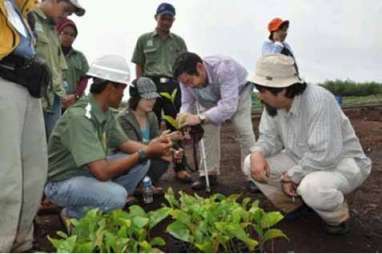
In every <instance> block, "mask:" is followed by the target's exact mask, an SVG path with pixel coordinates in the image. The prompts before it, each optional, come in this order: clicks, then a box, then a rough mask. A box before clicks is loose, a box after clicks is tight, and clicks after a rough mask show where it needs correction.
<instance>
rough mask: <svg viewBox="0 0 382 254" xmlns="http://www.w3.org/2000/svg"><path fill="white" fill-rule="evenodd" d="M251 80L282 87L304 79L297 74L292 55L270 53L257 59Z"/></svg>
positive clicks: (262, 84) (301, 81)
mask: <svg viewBox="0 0 382 254" xmlns="http://www.w3.org/2000/svg"><path fill="white" fill-rule="evenodd" d="M252 82H253V83H255V84H258V85H261V86H266V87H274V88H284V87H288V86H290V85H293V84H295V83H304V82H305V81H304V80H302V79H301V78H300V77H299V76H298V73H297V70H296V67H295V62H294V60H293V58H292V57H289V56H286V55H282V54H270V55H266V56H262V57H261V58H260V59H259V60H258V61H257V63H256V71H255V76H254V77H253V79H252Z"/></svg>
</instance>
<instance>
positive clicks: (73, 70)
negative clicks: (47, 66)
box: [64, 49, 89, 94]
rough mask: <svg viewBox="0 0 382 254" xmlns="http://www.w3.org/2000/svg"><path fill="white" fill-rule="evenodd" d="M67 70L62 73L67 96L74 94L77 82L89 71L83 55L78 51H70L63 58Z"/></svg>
mask: <svg viewBox="0 0 382 254" xmlns="http://www.w3.org/2000/svg"><path fill="white" fill-rule="evenodd" d="M65 59H66V63H67V65H68V69H67V70H65V71H64V80H65V81H66V84H67V87H65V91H66V93H67V94H74V92H75V91H76V88H77V85H78V82H79V81H80V79H81V78H82V77H84V76H86V73H87V72H88V70H89V64H88V61H87V60H86V57H85V56H84V54H82V53H81V52H80V51H78V50H75V49H71V50H70V52H69V53H68V54H67V55H66V56H65Z"/></svg>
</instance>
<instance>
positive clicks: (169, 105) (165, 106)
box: [149, 76, 182, 131]
mask: <svg viewBox="0 0 382 254" xmlns="http://www.w3.org/2000/svg"><path fill="white" fill-rule="evenodd" d="M149 78H151V79H152V80H153V81H154V83H155V85H156V87H157V91H158V93H159V94H161V93H168V94H169V95H170V96H171V95H172V94H173V93H174V91H175V90H176V96H175V98H174V101H171V100H170V99H168V98H166V97H164V96H162V95H161V97H160V98H158V99H157V100H156V102H155V105H154V108H153V111H154V112H155V115H156V116H157V118H158V123H159V126H160V123H161V120H162V111H163V114H164V115H168V116H172V117H173V118H174V119H175V118H176V115H177V114H178V113H179V110H180V106H181V103H182V102H181V98H182V96H181V91H180V87H179V83H178V82H177V81H176V80H174V79H170V78H168V81H167V82H166V83H161V81H160V79H161V77H156V76H155V77H149ZM166 127H167V129H169V130H172V131H174V130H175V128H174V127H172V126H171V125H170V124H169V123H167V122H166Z"/></svg>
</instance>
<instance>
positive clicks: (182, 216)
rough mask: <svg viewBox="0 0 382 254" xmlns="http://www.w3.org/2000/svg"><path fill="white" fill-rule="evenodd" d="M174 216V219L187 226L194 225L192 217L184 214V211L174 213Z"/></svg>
mask: <svg viewBox="0 0 382 254" xmlns="http://www.w3.org/2000/svg"><path fill="white" fill-rule="evenodd" d="M172 216H173V218H174V219H176V220H177V221H179V222H181V223H183V224H185V225H187V226H188V227H190V226H191V224H192V223H191V215H189V214H187V213H185V212H183V211H182V210H176V211H173V213H172Z"/></svg>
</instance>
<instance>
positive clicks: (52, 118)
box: [44, 95, 61, 139]
mask: <svg viewBox="0 0 382 254" xmlns="http://www.w3.org/2000/svg"><path fill="white" fill-rule="evenodd" d="M60 116H61V98H60V97H58V96H57V95H55V96H54V102H53V105H52V111H49V112H47V111H44V121H45V132H46V137H47V139H49V137H50V134H51V133H52V130H53V128H54V126H56V122H57V121H58V119H59V118H60Z"/></svg>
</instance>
